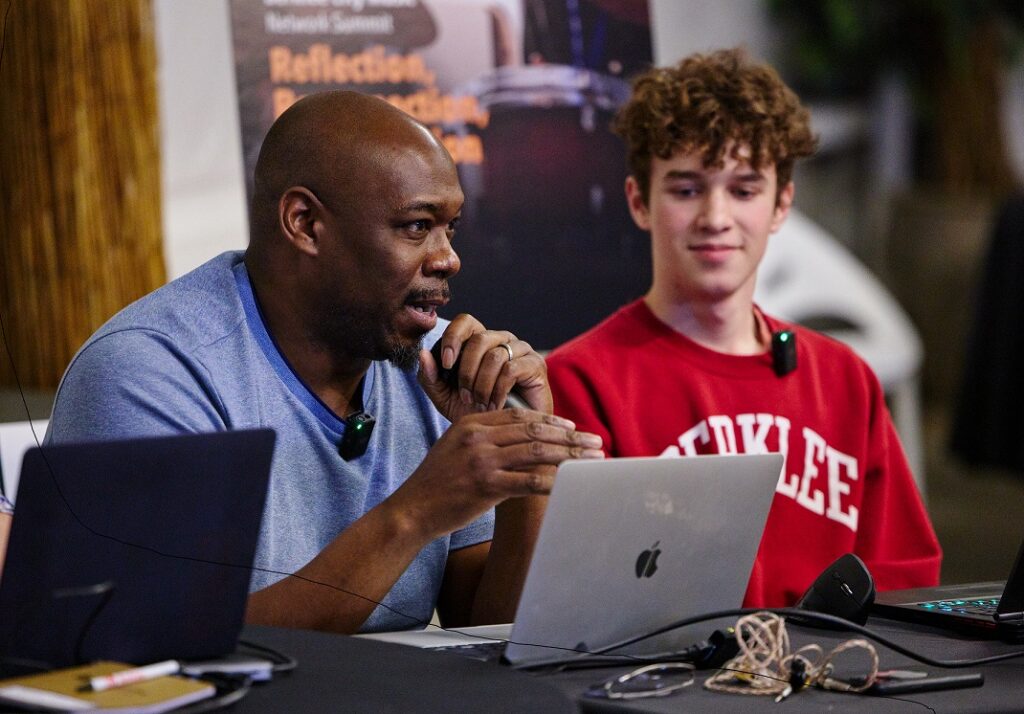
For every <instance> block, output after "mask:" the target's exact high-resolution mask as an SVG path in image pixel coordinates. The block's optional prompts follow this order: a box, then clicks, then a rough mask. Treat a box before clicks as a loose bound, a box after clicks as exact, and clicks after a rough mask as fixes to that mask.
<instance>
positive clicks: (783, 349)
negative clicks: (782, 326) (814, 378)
mask: <svg viewBox="0 0 1024 714" xmlns="http://www.w3.org/2000/svg"><path fill="white" fill-rule="evenodd" d="M772 368H773V369H774V370H775V374H776V375H777V376H779V377H785V376H786V375H787V374H789V373H790V372H792V371H793V370H794V369H796V333H795V332H793V331H792V330H779V331H778V332H773V333H772Z"/></svg>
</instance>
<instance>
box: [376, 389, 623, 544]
mask: <svg viewBox="0 0 1024 714" xmlns="http://www.w3.org/2000/svg"><path fill="white" fill-rule="evenodd" d="M595 458H604V452H603V451H601V437H599V436H597V435H595V434H589V433H586V432H580V431H576V428H575V425H574V424H573V423H572V422H570V421H567V420H566V419H562V418H561V417H557V416H553V415H551V414H541V413H540V412H537V411H531V410H528V409H504V410H495V411H488V412H483V413H476V414H468V415H466V416H465V417H463V418H461V419H459V421H458V422H456V423H455V424H453V425H452V427H451V428H450V429H448V431H446V432H445V434H444V436H442V437H441V438H440V439H439V440H438V442H437V443H436V444H434V447H433V448H432V449H431V450H430V451H429V453H428V454H427V457H426V458H425V459H424V460H423V463H422V464H420V467H419V468H418V469H416V471H414V472H413V474H412V475H411V476H410V477H409V479H408V480H407V481H406V482H405V484H403V485H402V487H401V488H399V489H398V490H397V491H396V492H395V493H394V494H392V496H391V498H389V499H388V502H390V505H391V506H395V507H396V508H397V512H400V513H403V514H405V516H406V517H407V518H408V519H409V522H410V523H412V524H415V527H416V528H417V529H422V531H421V532H422V533H423V534H424V535H426V536H428V537H430V538H437V537H440V536H442V535H445V534H447V533H451V532H452V531H454V530H457V529H459V528H462V527H464V526H466V525H467V524H469V523H470V522H472V521H473V520H474V519H475V518H477V517H478V516H479V515H480V514H481V513H483V512H485V511H486V510H487V509H489V508H491V507H493V506H495V505H496V504H498V503H501V502H502V501H504V500H505V499H508V498H513V497H517V496H529V495H533V494H546V493H549V492H550V491H551V486H552V484H553V483H554V469H553V468H545V467H554V466H557V465H558V464H559V463H561V462H562V461H564V460H566V459H595Z"/></svg>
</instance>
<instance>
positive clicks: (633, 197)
mask: <svg viewBox="0 0 1024 714" xmlns="http://www.w3.org/2000/svg"><path fill="white" fill-rule="evenodd" d="M626 203H627V204H628V205H629V213H630V215H631V216H633V222H634V223H636V224H637V226H638V227H639V228H641V229H642V230H645V231H649V230H651V212H650V211H649V210H648V209H647V204H646V203H644V197H643V193H641V191H640V184H639V183H637V180H636V179H635V178H633V177H632V176H627V177H626Z"/></svg>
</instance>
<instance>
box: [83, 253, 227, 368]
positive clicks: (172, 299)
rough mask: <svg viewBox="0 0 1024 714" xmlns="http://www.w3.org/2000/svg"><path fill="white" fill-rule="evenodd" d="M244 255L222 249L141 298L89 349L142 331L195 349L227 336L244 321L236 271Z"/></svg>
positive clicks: (106, 326) (96, 336) (98, 334)
mask: <svg viewBox="0 0 1024 714" xmlns="http://www.w3.org/2000/svg"><path fill="white" fill-rule="evenodd" d="M241 259H242V254H241V253H239V252H229V253H222V254H221V255H219V256H217V257H215V258H213V259H212V260H210V261H208V262H206V263H204V264H203V265H200V266H199V267H198V268H195V269H194V270H192V271H191V272H189V273H186V274H185V275H182V276H181V277H179V278H177V279H175V280H173V281H171V282H169V283H167V284H166V285H164V286H162V287H160V288H157V289H156V290H154V291H153V292H151V293H149V294H147V295H145V296H143V297H141V298H139V299H138V300H136V301H135V302H133V303H131V304H130V305H128V306H127V307H125V308H124V309H122V310H121V311H120V312H118V313H117V314H116V315H114V316H113V317H112V318H110V320H108V321H107V322H106V323H105V324H104V325H103V326H102V327H100V328H99V329H98V330H97V331H96V332H95V333H94V334H93V335H92V337H90V338H89V340H88V341H87V342H86V344H85V347H88V346H89V345H91V344H93V343H95V342H97V341H100V340H104V339H107V338H110V337H112V336H115V335H125V334H140V333H142V334H149V335H151V336H158V337H160V338H162V339H163V340H169V341H171V342H173V343H174V344H176V345H177V346H178V347H179V348H181V349H182V350H185V351H190V350H193V349H197V348H198V347H200V346H202V345H204V344H209V343H211V342H214V341H216V340H218V339H220V338H222V337H223V336H224V335H225V334H226V333H227V332H229V331H231V330H234V329H235V328H237V326H238V324H239V323H240V322H242V321H243V320H244V311H243V309H242V305H241V300H240V298H239V295H238V289H237V287H236V284H235V273H234V270H235V266H237V265H238V263H240V262H241Z"/></svg>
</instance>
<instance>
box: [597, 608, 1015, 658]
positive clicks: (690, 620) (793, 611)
mask: <svg viewBox="0 0 1024 714" xmlns="http://www.w3.org/2000/svg"><path fill="white" fill-rule="evenodd" d="M756 612H771V613H774V614H776V615H779V616H781V617H792V618H795V619H802V620H811V621H813V622H819V623H824V624H827V625H832V626H833V627H839V628H840V629H843V630H848V631H850V632H855V633H857V634H860V635H864V636H865V637H867V638H869V639H872V640H874V641H875V642H877V643H879V644H880V645H883V646H884V647H886V648H888V649H890V650H892V651H894V652H898V653H899V654H902V655H905V656H906V657H910V658H911V659H914V660H917V661H918V662H921V663H923V664H927V665H930V666H932V667H941V668H944V669H957V668H960V667H976V666H978V665H983V664H991V663H993V662H1002V661H1003V660H1008V659H1013V658H1015V657H1024V650H1018V651H1016V652H1004V653H1003V654H998V655H991V656H988V657H979V658H975V659H955V660H940V659H934V658H932V657H928V656H927V655H923V654H920V653H918V652H915V651H913V650H911V649H909V648H907V647H904V646H903V645H899V644H897V643H895V642H893V641H892V640H890V639H888V638H887V637H883V636H882V635H879V634H877V633H876V632H874V631H873V630H871V629H870V628H868V627H864V626H863V625H858V624H857V623H855V622H850V621H849V620H844V619H843V618H841V617H836V616H835V615H828V614H826V613H823V612H815V611H813V610H801V609H799V608H795V607H781V608H749V607H747V608H734V609H731V610H719V611H717V612H709V613H704V614H702V615H695V616H693V617H687V618H683V619H682V620H677V621H675V622H673V623H670V624H668V625H665V626H664V627H659V628H658V629H656V630H652V631H651V632H647V633H645V634H642V635H638V636H636V637H629V638H627V639H624V640H620V641H619V642H614V643H612V644H610V645H608V646H606V647H601V648H599V649H598V650H596V651H595V652H594V654H604V653H605V652H610V651H612V650H616V649H620V648H622V647H628V646H629V645H632V644H636V643H637V642H641V641H643V640H646V639H649V638H651V637H656V636H657V635H661V634H664V633H666V632H670V631H672V630H676V629H679V628H681V627H686V626H688V625H695V624H697V623H700V622H706V621H707V620H717V619H719V618H725V617H730V618H732V617H742V616H743V615H751V614H754V613H756Z"/></svg>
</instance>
